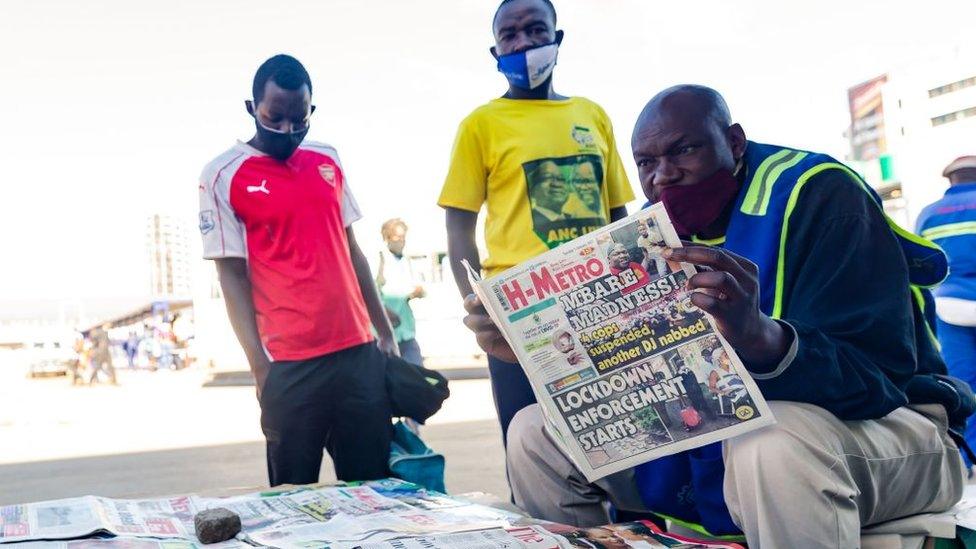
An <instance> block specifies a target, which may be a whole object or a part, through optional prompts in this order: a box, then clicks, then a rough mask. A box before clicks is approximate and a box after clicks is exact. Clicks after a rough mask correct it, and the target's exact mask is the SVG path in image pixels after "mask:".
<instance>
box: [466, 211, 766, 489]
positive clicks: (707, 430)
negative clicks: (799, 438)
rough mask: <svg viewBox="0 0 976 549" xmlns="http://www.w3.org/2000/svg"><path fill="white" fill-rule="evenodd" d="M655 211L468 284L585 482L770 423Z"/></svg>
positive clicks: (665, 220) (677, 243) (671, 233)
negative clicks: (698, 301) (667, 254)
mask: <svg viewBox="0 0 976 549" xmlns="http://www.w3.org/2000/svg"><path fill="white" fill-rule="evenodd" d="M680 246H681V241H680V239H679V238H678V235H677V233H675V231H674V228H673V227H672V225H671V222H670V220H669V219H668V217H667V213H666V211H665V210H664V207H663V206H662V205H660V204H656V205H654V206H651V207H650V208H647V209H645V210H642V211H640V212H637V213H635V214H633V215H631V216H629V217H627V218H625V219H622V220H620V221H617V222H615V223H612V224H610V225H608V226H606V227H603V228H601V229H598V230H595V231H592V232H590V233H587V234H585V235H583V236H580V237H579V238H576V239H574V240H572V241H570V242H567V243H566V244H563V245H562V246H559V247H558V248H556V249H554V250H551V251H549V252H546V253H545V254H542V255H540V256H538V257H535V258H533V259H531V260H528V261H526V262H524V263H522V264H521V265H518V266H516V267H513V268H511V269H508V270H506V271H504V272H502V273H501V274H499V275H497V276H495V277H492V278H490V279H487V280H480V278H479V277H478V275H477V273H475V272H474V271H473V270H472V269H471V267H470V265H467V264H466V267H467V269H468V275H469V278H470V279H471V285H472V287H473V288H474V291H475V293H477V294H478V297H479V298H480V299H481V301H482V303H483V304H484V305H485V309H486V310H487V312H488V314H489V316H490V317H491V318H492V320H493V321H494V322H495V324H496V325H497V326H498V327H499V329H500V330H501V332H502V334H503V335H504V336H505V339H506V340H507V341H508V343H509V345H511V347H512V349H513V350H514V351H515V354H516V355H517V356H518V358H519V362H520V364H521V365H522V368H523V369H524V370H525V372H526V375H527V376H528V378H529V381H530V383H531V384H532V389H533V391H534V392H535V395H536V399H537V400H538V402H539V404H540V406H541V408H542V410H543V413H544V415H545V417H546V424H547V428H548V430H549V431H550V434H551V435H552V436H553V438H554V440H556V441H557V443H558V444H559V445H560V446H561V447H562V449H563V451H564V452H565V453H566V454H567V455H568V456H569V457H570V458H571V459H572V460H573V462H574V463H575V464H576V466H577V467H578V468H579V469H580V471H581V472H582V473H583V474H584V475H585V476H586V478H587V479H588V480H589V481H591V482H592V481H594V480H597V479H599V478H602V477H604V476H606V475H609V474H612V473H615V472H618V471H621V470H624V469H628V468H630V467H634V466H635V465H639V464H641V463H644V462H647V461H650V460H653V459H656V458H659V457H662V456H666V455H670V454H674V453H677V452H681V451H684V450H689V449H691V448H697V447H700V446H704V445H706V444H710V443H713V442H718V441H721V440H725V439H728V438H731V437H733V436H736V435H739V434H742V433H746V432H748V431H752V430H755V429H759V428H761V427H765V426H767V425H770V424H772V423H773V422H774V419H773V416H772V414H771V413H770V411H769V407H768V406H767V405H766V402H765V400H763V398H762V395H761V394H760V392H759V390H758V388H757V387H756V384H755V382H754V381H753V380H752V378H751V377H750V376H749V373H748V372H747V371H746V369H745V367H743V365H742V362H741V361H740V360H739V357H738V356H736V354H735V351H734V350H733V349H732V348H731V346H729V345H728V343H727V342H726V341H725V340H724V339H723V338H722V336H721V334H719V332H718V331H717V330H716V329H715V325H714V323H713V321H712V319H711V317H710V316H709V315H708V314H706V313H705V312H704V311H702V310H700V309H698V308H697V307H695V306H694V304H693V303H692V302H691V292H690V291H689V290H688V289H686V283H687V281H688V279H689V278H690V277H691V276H693V275H694V274H695V268H694V267H693V266H692V265H689V264H683V263H676V262H672V261H668V260H667V259H665V258H664V256H663V255H662V252H663V251H664V250H665V249H666V248H677V247H680Z"/></svg>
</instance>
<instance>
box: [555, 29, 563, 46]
mask: <svg viewBox="0 0 976 549" xmlns="http://www.w3.org/2000/svg"><path fill="white" fill-rule="evenodd" d="M564 35H565V34H564V33H563V31H561V30H557V31H556V44H557V45H560V46H561V45H562V44H563V36H564Z"/></svg>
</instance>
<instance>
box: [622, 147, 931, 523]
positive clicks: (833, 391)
mask: <svg viewBox="0 0 976 549" xmlns="http://www.w3.org/2000/svg"><path fill="white" fill-rule="evenodd" d="M744 160H745V165H746V169H745V170H744V174H742V175H741V177H742V187H741V189H740V191H739V195H738V197H737V199H736V202H735V204H734V206H733V207H734V210H733V212H732V216H731V219H730V222H729V226H728V229H727V232H726V237H725V239H724V244H723V246H724V247H726V248H727V249H729V250H731V251H733V252H735V253H737V254H739V255H743V256H745V257H747V258H749V259H750V260H752V261H753V262H754V263H756V264H757V265H758V266H759V276H760V287H761V294H760V308H761V309H762V311H763V312H764V313H766V314H767V315H770V316H771V317H773V318H777V319H780V320H782V321H784V322H786V323H788V324H789V325H790V326H791V327H792V328H793V329H794V330H795V333H796V340H795V342H796V355H795V357H794V358H793V360H792V361H791V362H790V363H789V364H784V365H780V367H777V368H775V370H773V371H766V370H758V369H756V368H752V367H750V365H749V364H746V367H747V369H749V370H750V371H751V372H752V373H753V377H754V378H755V379H756V383H757V385H758V386H759V388H760V390H761V391H762V393H763V395H764V396H765V397H766V399H767V400H790V401H796V402H806V403H810V404H815V405H817V406H820V407H822V408H824V409H826V410H828V411H830V412H831V413H833V414H834V415H836V416H837V417H839V418H841V419H844V420H858V419H873V418H880V417H883V416H885V415H886V414H888V413H889V412H891V411H892V410H894V409H896V408H898V407H901V406H904V405H906V404H908V403H909V400H910V399H909V393H911V392H912V386H913V385H914V384H915V382H914V381H913V378H915V377H918V376H917V375H916V374H918V373H945V365H944V363H943V362H942V360H941V357H940V356H939V354H938V351H937V348H936V346H935V343H934V340H933V338H932V337H931V332H930V331H929V329H928V327H927V326H926V324H925V322H924V317H923V315H922V311H921V309H920V307H919V306H918V303H917V301H916V296H919V297H922V298H924V297H925V296H924V292H922V291H921V290H919V289H918V288H916V289H915V290H912V289H911V287H912V284H911V283H910V282H912V283H915V284H921V285H931V284H935V283H938V282H939V281H941V280H942V278H943V277H944V276H945V273H946V264H945V257H944V255H943V254H942V253H941V251H940V250H939V249H938V248H937V247H935V246H933V245H932V244H931V243H927V242H925V241H924V240H922V239H918V238H912V235H910V234H909V233H907V232H906V231H904V230H903V229H901V228H898V227H897V226H895V225H894V224H893V223H891V222H890V220H888V219H887V217H886V216H885V215H884V212H883V210H882V208H881V204H880V199H879V198H878V197H877V195H876V194H875V193H874V192H873V190H871V189H870V187H868V186H867V185H866V184H865V183H864V182H863V181H862V180H861V179H860V178H859V177H858V176H857V175H856V174H854V173H853V172H851V171H850V170H849V169H848V168H847V167H846V166H843V165H842V164H840V163H838V162H837V161H836V160H834V159H833V158H830V157H829V156H826V155H821V154H816V153H809V152H805V151H797V150H793V149H786V148H783V147H777V146H772V145H762V144H759V143H752V142H750V143H749V144H748V146H747V148H746V154H745V159H744ZM781 250H782V252H783V253H782V255H781V254H780V251H781ZM928 385H929V384H928V381H927V380H924V383H922V386H923V388H924V387H928ZM926 398H927V397H925V398H921V399H912V401H913V402H915V401H924V400H926ZM723 476H724V466H723V462H722V456H721V445H720V444H713V445H710V446H706V447H704V448H699V449H697V450H692V451H689V452H684V453H681V454H677V455H673V456H669V457H667V458H663V459H658V460H655V461H652V462H649V463H646V464H644V465H641V466H639V467H638V468H637V482H638V488H639V490H640V492H641V495H642V497H643V499H644V501H645V503H646V504H647V505H648V507H649V508H650V509H653V510H654V511H656V512H658V513H659V514H662V515H665V516H668V517H669V518H672V519H677V520H678V521H679V522H683V523H685V525H700V526H701V527H703V528H702V530H703V531H706V532H708V533H710V534H734V533H737V532H738V529H737V528H736V527H735V525H734V524H733V522H732V520H731V517H730V516H729V514H728V510H727V509H726V507H725V502H724V497H723V494H722V478H723Z"/></svg>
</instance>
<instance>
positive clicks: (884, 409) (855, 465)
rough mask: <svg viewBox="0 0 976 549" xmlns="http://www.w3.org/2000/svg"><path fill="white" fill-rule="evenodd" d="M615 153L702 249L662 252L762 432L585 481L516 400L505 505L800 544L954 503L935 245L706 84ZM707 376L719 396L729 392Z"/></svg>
mask: <svg viewBox="0 0 976 549" xmlns="http://www.w3.org/2000/svg"><path fill="white" fill-rule="evenodd" d="M632 145H633V152H634V158H635V160H636V162H637V165H638V169H639V173H640V178H641V186H642V188H643V190H644V193H645V195H646V196H647V198H648V199H649V200H650V201H651V202H663V203H664V206H665V207H666V209H667V211H668V213H669V215H670V217H671V219H672V221H673V223H674V225H675V227H676V229H677V231H678V233H679V234H680V235H681V236H683V237H685V238H689V239H690V238H692V237H694V238H695V239H696V240H697V241H699V242H701V241H707V242H709V243H712V245H704V244H696V245H688V246H686V247H683V248H675V249H670V250H668V251H666V252H665V258H666V259H668V260H671V261H682V262H687V263H692V264H695V265H697V266H698V267H699V270H700V272H699V273H698V274H696V275H694V276H693V277H691V278H690V279H689V280H688V287H689V288H691V289H694V290H696V292H695V293H694V294H693V297H692V302H693V304H694V305H695V306H696V307H698V308H700V309H702V310H704V311H706V312H707V313H709V314H710V315H711V316H712V318H713V319H714V323H715V326H716V328H717V329H718V331H719V332H720V333H721V334H722V335H723V336H724V338H725V340H726V341H728V343H729V344H730V345H731V346H732V347H733V348H734V349H735V350H736V352H737V354H738V355H739V357H740V358H741V360H742V362H743V363H744V365H745V367H746V369H747V370H748V371H750V372H751V373H752V376H753V378H755V380H756V382H757V384H758V386H759V388H760V390H761V391H762V393H763V394H764V395H765V397H766V398H767V399H770V400H774V401H775V402H770V408H771V409H772V411H773V413H774V415H775V417H776V420H777V424H776V425H774V426H772V427H767V428H765V429H761V430H758V431H753V432H750V433H748V434H745V435H742V436H739V437H736V438H732V439H729V440H726V441H725V442H724V443H721V445H719V444H713V445H710V446H705V447H702V448H697V449H695V450H691V451H688V452H684V453H679V454H675V455H671V456H668V457H665V458H661V459H657V460H654V461H651V462H648V463H645V464H644V465H641V466H638V467H635V468H632V469H629V470H624V471H621V472H619V473H616V474H614V475H611V476H608V477H605V478H603V479H601V480H599V481H597V482H594V483H588V482H587V481H586V480H585V478H584V477H583V476H582V475H581V474H580V473H579V471H578V470H577V469H576V468H575V467H574V466H573V465H572V463H571V461H570V460H569V459H567V458H566V456H565V455H563V454H562V453H561V452H560V450H559V449H558V446H557V445H556V444H555V443H554V442H553V441H552V440H551V439H550V438H549V435H548V434H547V432H546V431H545V430H544V429H543V424H544V418H543V416H542V415H541V412H540V409H539V407H538V406H537V405H536V406H532V407H529V408H526V409H524V410H522V411H521V412H520V413H519V414H518V415H516V417H515V418H514V419H513V422H512V424H511V427H510V428H509V445H508V454H507V458H508V467H509V472H510V475H511V483H512V489H513V495H514V498H515V502H516V503H517V504H518V505H519V506H521V507H522V508H524V509H526V510H527V511H528V512H530V513H531V514H533V515H535V516H538V517H541V518H545V519H549V520H554V521H559V522H568V523H575V524H580V525H593V524H600V523H605V522H608V521H609V520H610V518H611V517H610V516H609V515H608V509H609V508H610V505H609V504H611V503H612V504H613V505H614V506H616V507H617V508H618V509H627V510H638V509H644V510H648V511H653V512H655V513H657V514H659V515H663V516H667V517H669V518H671V519H673V521H674V522H676V523H678V524H683V525H685V526H690V527H693V528H695V529H697V530H699V531H701V532H703V533H707V534H716V535H720V534H725V535H735V534H738V533H739V532H740V531H741V532H744V534H745V538H746V539H747V541H748V544H749V546H750V547H804V548H814V547H858V546H859V545H860V543H859V532H860V530H861V527H862V526H866V525H870V524H874V523H879V522H883V521H887V520H891V519H896V518H900V517H904V516H907V515H912V514H917V513H923V512H938V511H944V510H946V509H948V508H949V507H951V506H952V505H953V504H954V503H955V502H956V501H958V500H959V498H960V496H961V493H962V487H963V473H962V460H961V459H960V456H959V451H958V449H957V447H956V445H955V444H954V442H953V440H952V439H950V437H949V433H948V432H947V431H948V429H949V426H950V425H953V426H956V425H964V424H965V423H964V422H965V419H966V417H967V416H968V415H969V414H970V413H971V412H972V394H971V393H968V394H967V393H966V392H965V391H964V390H963V389H961V388H959V384H958V383H957V380H955V379H953V378H949V377H947V376H944V375H943V374H945V366H944V364H943V362H942V360H941V358H940V357H939V355H938V351H937V350H936V347H935V345H934V342H933V340H932V338H931V333H930V332H929V331H928V329H927V327H926V324H925V321H924V317H923V314H922V311H921V310H920V307H921V304H922V303H923V302H924V299H923V298H924V294H923V293H921V292H920V291H919V290H918V289H917V286H915V285H918V286H928V285H932V284H934V283H936V282H938V280H939V279H941V278H942V277H944V276H945V261H944V260H945V258H944V256H943V254H942V253H941V251H940V250H939V249H938V248H936V247H934V246H933V245H931V243H928V242H926V241H924V240H921V239H918V238H911V237H910V236H909V235H906V233H905V232H904V231H901V230H900V229H898V228H897V227H896V226H894V225H893V224H891V223H890V222H889V221H888V220H887V219H886V217H885V215H884V212H883V210H882V208H881V205H880V200H879V199H878V197H877V195H875V194H874V193H873V191H872V190H871V189H870V188H869V187H867V186H866V185H865V184H864V182H863V181H862V180H860V178H859V177H858V176H857V175H855V174H854V173H853V172H852V171H850V170H849V169H848V168H847V167H846V166H844V165H842V164H840V163H838V162H837V161H835V160H833V159H832V158H830V157H828V156H826V155H822V154H816V153H811V152H805V151H799V150H794V149H789V148H783V147H776V146H770V145H763V144H759V143H755V142H751V141H747V140H746V136H745V132H744V131H743V129H742V127H741V126H740V125H739V124H733V123H732V120H731V118H730V115H729V111H728V107H727V106H726V104H725V101H724V100H723V99H722V97H721V96H720V95H719V94H718V93H717V92H716V91H714V90H712V89H709V88H705V87H701V86H679V87H675V88H670V89H667V90H665V91H663V92H661V93H660V94H658V95H657V96H655V97H654V98H653V99H652V100H651V101H650V102H649V103H648V104H647V106H646V107H645V108H644V111H643V112H642V113H641V115H640V118H639V119H638V122H637V125H636V127H635V129H634V134H633V142H632ZM466 306H467V309H468V311H469V316H468V317H467V318H466V319H465V322H466V324H467V325H468V326H469V327H471V328H472V329H473V330H474V331H475V332H476V333H477V337H478V341H479V343H480V344H481V346H482V347H483V348H485V349H486V350H490V352H492V353H494V354H495V355H496V356H499V357H504V356H508V357H510V358H511V357H512V355H511V354H510V353H509V354H507V355H506V354H505V349H506V347H507V344H506V343H505V341H504V339H502V338H501V336H500V334H499V333H498V332H497V331H496V330H494V329H493V328H492V325H491V322H490V321H489V320H488V318H487V317H486V316H485V315H484V312H483V309H482V308H481V305H480V303H479V302H478V300H477V299H476V298H473V297H469V298H468V300H467V301H466ZM716 358H717V360H716V363H715V366H716V368H718V369H721V368H722V364H723V361H722V359H721V357H716ZM711 377H713V376H710V378H711ZM714 377H717V378H718V379H716V380H715V381H714V383H713V382H712V380H711V379H710V380H709V386H710V387H712V386H714V388H715V390H716V391H723V390H726V389H728V390H732V389H734V388H733V387H731V384H728V383H724V384H723V383H721V382H720V379H721V373H720V372H716V376H714Z"/></svg>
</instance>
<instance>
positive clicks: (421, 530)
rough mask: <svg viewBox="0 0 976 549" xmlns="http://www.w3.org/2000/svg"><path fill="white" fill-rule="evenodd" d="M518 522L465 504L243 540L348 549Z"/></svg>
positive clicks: (342, 518) (289, 548)
mask: <svg viewBox="0 0 976 549" xmlns="http://www.w3.org/2000/svg"><path fill="white" fill-rule="evenodd" d="M519 518H520V517H518V516H517V515H516V516H513V515H512V514H511V513H508V512H506V511H501V510H497V509H492V508H490V507H485V506H482V505H477V504H468V505H460V506H457V507H452V508H450V509H446V510H439V511H427V510H423V509H414V510H410V511H395V512H390V511H387V512H380V513H373V514H369V515H359V516H354V515H345V514H340V515H337V516H335V517H333V518H332V519H330V520H329V521H327V522H319V523H315V524H305V525H301V526H295V527H289V528H268V529H265V530H261V531H258V532H252V533H249V534H248V536H247V538H246V539H248V540H249V541H251V542H254V544H256V545H260V546H269V547H276V548H278V549H299V548H307V547H328V548H330V549H351V548H353V547H358V546H360V545H363V544H365V543H373V542H381V541H386V540H391V539H395V538H402V537H405V536H421V535H427V534H440V533H452V532H465V531H470V530H482V529H486V528H497V527H506V526H511V525H512V524H514V523H515V522H517V521H518V520H519Z"/></svg>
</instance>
